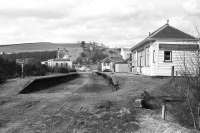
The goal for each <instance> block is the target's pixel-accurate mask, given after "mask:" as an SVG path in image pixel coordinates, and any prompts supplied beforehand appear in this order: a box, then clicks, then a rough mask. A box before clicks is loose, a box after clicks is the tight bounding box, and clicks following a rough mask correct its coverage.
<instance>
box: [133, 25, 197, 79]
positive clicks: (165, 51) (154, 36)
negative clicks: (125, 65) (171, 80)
mask: <svg viewBox="0 0 200 133" xmlns="http://www.w3.org/2000/svg"><path fill="white" fill-rule="evenodd" d="M198 50H199V42H198V40H197V39H196V38H195V37H193V36H191V35H189V34H187V33H184V32H182V31H180V30H178V29H176V28H174V27H172V26H170V25H169V24H168V23H167V24H165V25H163V26H162V27H160V28H159V29H157V30H156V31H154V32H153V33H150V34H149V36H148V37H147V38H145V39H144V40H142V41H141V42H139V43H138V44H136V45H135V46H133V47H132V48H131V68H132V69H131V70H132V72H134V73H137V74H143V75H150V76H171V75H181V74H182V72H183V71H184V69H185V68H186V67H185V66H187V68H188V69H187V71H188V72H189V73H193V72H195V71H196V70H194V64H195V62H196V59H197V58H196V54H197V52H198ZM192 67H193V68H192Z"/></svg>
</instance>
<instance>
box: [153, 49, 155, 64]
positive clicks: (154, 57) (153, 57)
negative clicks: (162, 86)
mask: <svg viewBox="0 0 200 133" xmlns="http://www.w3.org/2000/svg"><path fill="white" fill-rule="evenodd" d="M153 63H155V50H153Z"/></svg>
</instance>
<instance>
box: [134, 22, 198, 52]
mask: <svg viewBox="0 0 200 133" xmlns="http://www.w3.org/2000/svg"><path fill="white" fill-rule="evenodd" d="M157 39H176V40H193V41H194V40H197V39H196V38H195V37H194V36H192V35H189V34H187V33H185V32H183V31H180V30H179V29H177V28H174V27H172V26H170V25H169V24H165V25H163V26H162V27H160V28H158V29H157V30H155V31H154V32H152V33H151V34H150V35H149V36H148V37H147V38H145V39H144V40H142V41H141V42H139V43H138V44H136V45H135V46H134V47H132V48H131V50H134V49H136V48H138V47H139V46H142V45H145V44H146V43H148V42H154V41H156V40H157Z"/></svg>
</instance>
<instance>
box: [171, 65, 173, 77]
mask: <svg viewBox="0 0 200 133" xmlns="http://www.w3.org/2000/svg"><path fill="white" fill-rule="evenodd" d="M171 76H173V77H174V66H172V71H171Z"/></svg>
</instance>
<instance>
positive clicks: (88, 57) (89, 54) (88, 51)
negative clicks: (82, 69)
mask: <svg viewBox="0 0 200 133" xmlns="http://www.w3.org/2000/svg"><path fill="white" fill-rule="evenodd" d="M81 47H82V48H83V52H82V53H81V54H80V56H79V57H78V58H77V60H76V63H77V64H95V63H97V62H99V61H101V60H102V59H104V58H106V57H107V56H108V55H107V54H106V53H105V50H106V49H107V48H106V47H105V46H102V45H101V46H100V45H98V43H95V42H94V43H85V42H84V41H83V42H81Z"/></svg>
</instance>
